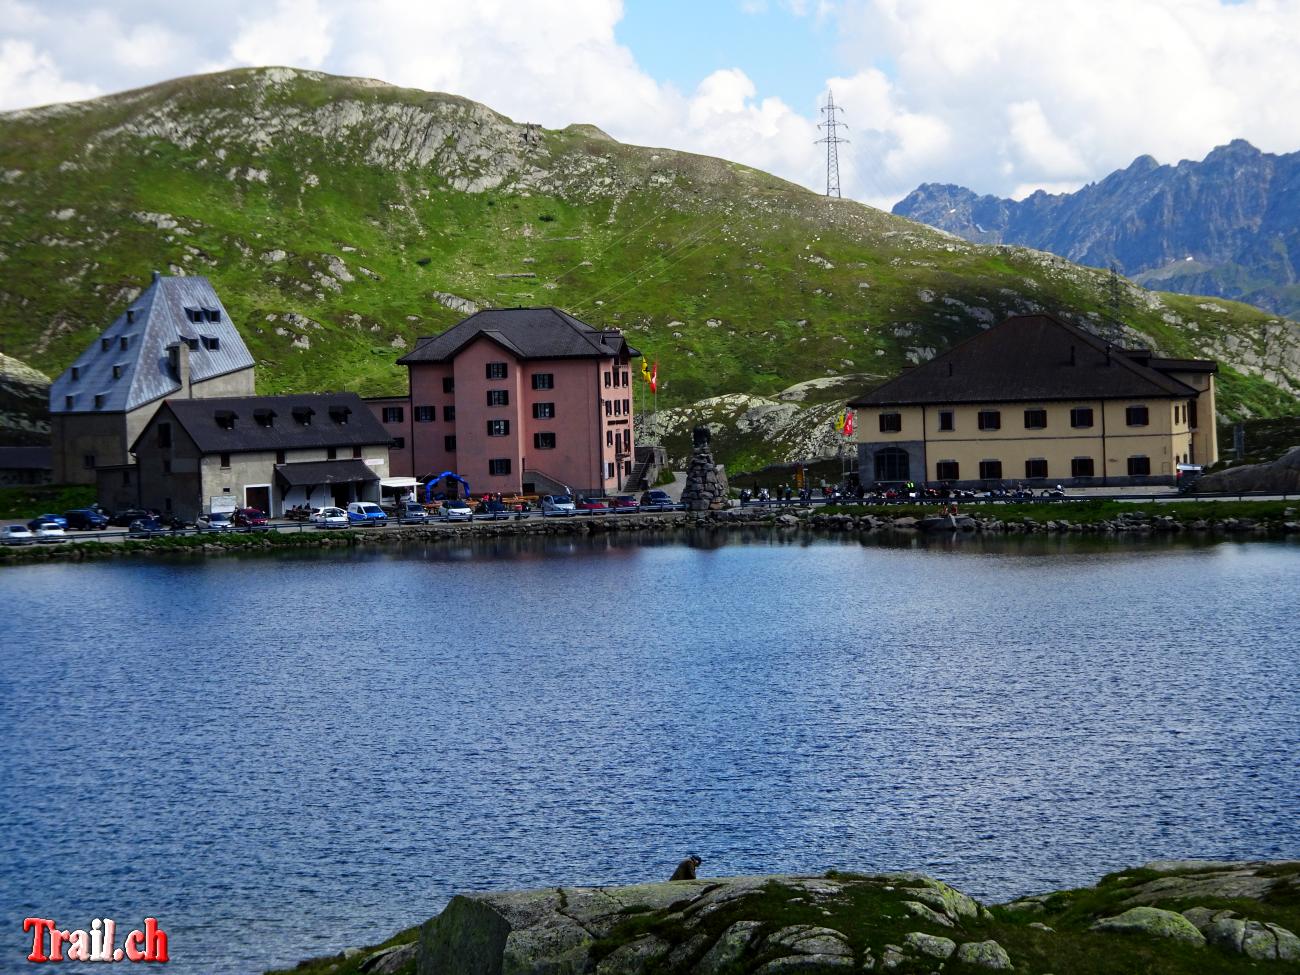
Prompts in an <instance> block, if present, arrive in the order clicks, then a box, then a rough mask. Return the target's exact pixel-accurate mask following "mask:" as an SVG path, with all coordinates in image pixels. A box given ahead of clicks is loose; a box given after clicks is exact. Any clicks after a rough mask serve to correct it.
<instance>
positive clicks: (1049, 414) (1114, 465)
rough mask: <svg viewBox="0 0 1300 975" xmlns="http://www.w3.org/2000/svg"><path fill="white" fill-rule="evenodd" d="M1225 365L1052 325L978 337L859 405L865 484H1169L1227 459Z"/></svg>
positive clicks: (1031, 319)
mask: <svg viewBox="0 0 1300 975" xmlns="http://www.w3.org/2000/svg"><path fill="white" fill-rule="evenodd" d="M1216 371H1217V365H1216V364H1215V363H1213V362H1206V361H1202V360H1174V359H1165V358H1160V357H1157V356H1154V355H1153V354H1151V353H1149V352H1144V351H1135V350H1118V349H1114V348H1112V347H1110V346H1108V345H1106V343H1105V342H1103V341H1102V340H1100V339H1098V338H1097V337H1096V336H1093V335H1091V334H1089V333H1087V332H1084V331H1082V330H1081V329H1078V328H1075V327H1074V326H1071V325H1068V324H1066V323H1063V322H1061V321H1059V320H1058V319H1055V318H1053V317H1051V316H1047V315H1033V316H1019V317H1016V318H1011V319H1008V320H1007V321H1005V322H1003V323H1002V324H1001V325H998V326H995V327H994V328H992V329H989V330H988V331H987V332H982V333H980V334H978V335H976V336H975V337H974V338H972V339H969V340H968V341H966V342H963V343H961V344H960V345H957V346H955V347H954V348H953V349H951V350H949V351H948V352H946V353H944V354H942V355H940V356H938V357H936V358H935V359H932V360H931V361H930V362H927V363H925V364H923V365H921V366H918V367H916V368H915V369H911V370H908V371H907V372H905V373H904V374H903V375H901V376H899V377H897V378H896V379H894V380H891V381H890V382H887V383H885V384H884V385H883V386H880V387H878V388H877V389H874V390H872V391H871V392H869V393H867V394H865V395H864V396H862V397H860V398H858V399H857V400H854V401H853V402H852V403H850V406H852V407H854V408H855V409H856V410H857V433H856V440H857V443H858V460H859V478H860V479H861V480H862V482H863V483H864V484H865V483H871V482H873V481H874V482H877V483H886V484H887V483H898V482H906V481H914V482H918V483H919V482H935V481H939V482H948V483H953V484H964V485H972V486H976V485H977V486H993V485H997V484H1002V483H1005V482H1017V483H1019V482H1024V483H1026V484H1028V485H1030V486H1042V485H1047V484H1058V483H1059V484H1069V485H1071V486H1076V487H1077V486H1087V485H1115V484H1160V483H1166V484H1167V483H1173V482H1174V481H1175V479H1176V476H1177V470H1178V465H1180V464H1200V465H1209V464H1212V463H1214V462H1215V461H1216V460H1217V459H1218V446H1217V442H1216V436H1215V403H1214V374H1215V372H1216Z"/></svg>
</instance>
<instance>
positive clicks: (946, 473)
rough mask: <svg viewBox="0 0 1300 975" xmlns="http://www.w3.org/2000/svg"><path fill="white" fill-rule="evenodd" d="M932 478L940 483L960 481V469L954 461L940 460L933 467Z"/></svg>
mask: <svg viewBox="0 0 1300 975" xmlns="http://www.w3.org/2000/svg"><path fill="white" fill-rule="evenodd" d="M949 415H951V414H949ZM934 476H935V477H936V478H937V479H938V480H940V481H960V480H961V468H960V467H959V466H958V464H957V462H956V461H955V460H941V461H939V463H937V464H935V465H934Z"/></svg>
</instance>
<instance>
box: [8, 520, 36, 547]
mask: <svg viewBox="0 0 1300 975" xmlns="http://www.w3.org/2000/svg"><path fill="white" fill-rule="evenodd" d="M34 541H36V536H35V535H33V534H32V530H31V529H30V528H28V527H27V526H26V525H5V526H4V528H0V542H4V544H6V545H30V544H31V543H32V542H34Z"/></svg>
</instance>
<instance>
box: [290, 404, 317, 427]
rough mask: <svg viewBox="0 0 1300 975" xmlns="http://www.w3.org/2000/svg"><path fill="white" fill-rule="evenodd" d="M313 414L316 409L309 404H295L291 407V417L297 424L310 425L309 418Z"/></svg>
mask: <svg viewBox="0 0 1300 975" xmlns="http://www.w3.org/2000/svg"><path fill="white" fill-rule="evenodd" d="M315 415H316V411H315V410H313V409H312V408H311V407H310V406H295V407H294V408H293V419H294V422H295V423H297V424H298V425H299V426H304V427H308V426H311V418H312V417H313V416H315Z"/></svg>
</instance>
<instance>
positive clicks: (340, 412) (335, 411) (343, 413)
mask: <svg viewBox="0 0 1300 975" xmlns="http://www.w3.org/2000/svg"><path fill="white" fill-rule="evenodd" d="M398 409H401V407H398ZM350 416H352V407H350V406H331V407H330V419H331V420H333V421H334V422H335V423H337V424H338V425H339V426H343V425H344V424H346V423H347V422H348V418H349V417H350Z"/></svg>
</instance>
